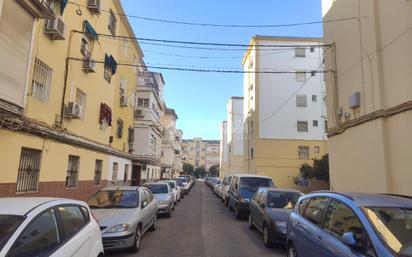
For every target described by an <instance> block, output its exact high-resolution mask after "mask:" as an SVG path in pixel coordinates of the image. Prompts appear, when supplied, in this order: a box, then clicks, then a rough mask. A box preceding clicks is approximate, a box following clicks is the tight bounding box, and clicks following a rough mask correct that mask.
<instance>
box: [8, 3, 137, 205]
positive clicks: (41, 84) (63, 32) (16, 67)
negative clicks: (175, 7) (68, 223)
mask: <svg viewBox="0 0 412 257" xmlns="http://www.w3.org/2000/svg"><path fill="white" fill-rule="evenodd" d="M72 2H73V3H78V4H79V5H80V6H77V5H74V4H72ZM72 2H70V3H67V1H51V0H50V1H38V0H32V1H28V0H19V1H12V0H3V1H0V11H1V16H0V36H1V38H0V54H1V56H2V57H3V58H6V59H7V61H6V60H5V61H3V62H2V63H3V65H2V66H0V73H1V74H2V76H0V77H1V78H0V80H1V82H0V83H1V84H2V88H1V90H0V91H1V92H0V98H1V99H2V101H1V103H2V104H1V108H2V111H1V112H0V113H1V114H0V119H1V121H0V124H1V128H0V141H1V142H2V147H1V149H0V161H1V163H2V164H3V166H2V174H3V175H2V176H1V177H0V195H1V196H15V195H28V196H29V195H30V196H32V195H42V196H51V195H52V196H57V197H69V198H75V199H87V198H88V197H89V196H90V195H91V194H93V193H94V192H95V191H96V190H98V189H100V188H101V187H103V186H105V185H106V184H107V183H110V184H124V183H130V180H131V172H130V170H131V165H132V161H133V159H134V157H133V155H132V153H133V148H132V147H131V143H132V141H133V140H132V139H133V137H134V133H133V129H132V128H133V106H132V104H131V103H130V99H132V95H133V93H134V88H135V85H136V69H135V68H134V67H130V66H123V65H118V63H119V64H121V63H136V62H137V61H138V60H141V58H142V57H143V54H142V52H141V49H140V47H139V45H138V43H137V42H136V41H133V40H127V41H118V40H114V38H113V37H115V36H116V35H123V36H128V37H134V33H133V31H132V28H131V27H130V24H129V23H128V21H127V19H126V18H125V16H124V15H123V14H124V12H123V9H122V7H121V4H120V1H117V0H111V1H101V2H100V6H97V5H96V4H94V3H98V2H99V1H95V2H93V1H89V2H88V3H87V4H85V3H84V1H80V0H78V1H76V0H75V1H72ZM84 5H87V7H82V6H84ZM99 7H100V8H101V9H104V10H111V11H110V12H108V13H106V12H105V13H99ZM99 34H110V35H111V36H99ZM5 64H7V65H5Z"/></svg>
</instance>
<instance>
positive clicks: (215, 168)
mask: <svg viewBox="0 0 412 257" xmlns="http://www.w3.org/2000/svg"><path fill="white" fill-rule="evenodd" d="M219 172H220V167H219V165H218V164H215V165H213V166H211V167H210V168H209V174H210V176H214V177H219Z"/></svg>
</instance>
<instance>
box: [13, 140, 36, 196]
mask: <svg viewBox="0 0 412 257" xmlns="http://www.w3.org/2000/svg"><path fill="white" fill-rule="evenodd" d="M41 153H42V152H41V150H36V149H30V148H22V149H21V153H20V164H19V170H18V174H17V188H16V191H17V192H29V191H37V190H38V185H39V175H40V161H41Z"/></svg>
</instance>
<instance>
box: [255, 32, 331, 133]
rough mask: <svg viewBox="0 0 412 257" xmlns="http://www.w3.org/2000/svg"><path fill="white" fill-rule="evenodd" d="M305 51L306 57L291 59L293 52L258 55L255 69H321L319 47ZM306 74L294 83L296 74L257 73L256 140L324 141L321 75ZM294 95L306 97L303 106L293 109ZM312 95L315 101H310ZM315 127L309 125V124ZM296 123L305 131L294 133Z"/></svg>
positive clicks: (322, 79)
mask: <svg viewBox="0 0 412 257" xmlns="http://www.w3.org/2000/svg"><path fill="white" fill-rule="evenodd" d="M260 42H261V43H262V44H270V43H271V44H274V43H276V44H284V45H297V44H298V45H314V44H319V42H316V41H314V42H296V41H293V42H285V41H279V42H276V41H273V40H271V41H260ZM313 50H314V51H313V52H312V51H311V49H309V48H306V57H295V50H294V49H291V50H290V51H284V52H279V53H278V54H276V55H261V56H259V59H258V61H259V63H258V67H259V69H262V70H264V69H281V70H290V71H316V70H321V69H323V56H322V54H323V53H322V48H320V47H315V48H314V49H313ZM314 75H315V76H312V75H311V74H310V73H308V74H306V82H297V81H296V74H259V75H258V76H259V78H258V81H259V88H260V90H259V99H260V101H259V110H260V111H259V137H260V138H261V139H300V140H324V139H325V122H324V120H325V119H326V107H325V101H324V96H325V94H326V92H325V82H324V76H323V74H322V73H316V74H314ZM296 95H306V98H307V107H297V106H296ZM312 95H316V98H317V100H316V101H312ZM314 120H317V121H318V126H317V127H314V126H313V121H314ZM297 121H307V122H308V132H298V131H297Z"/></svg>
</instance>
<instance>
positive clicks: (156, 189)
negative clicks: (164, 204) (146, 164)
mask: <svg viewBox="0 0 412 257" xmlns="http://www.w3.org/2000/svg"><path fill="white" fill-rule="evenodd" d="M145 187H147V188H148V189H149V190H150V191H151V192H152V194H168V193H169V190H168V188H167V185H162V184H158V185H157V184H149V185H145Z"/></svg>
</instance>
